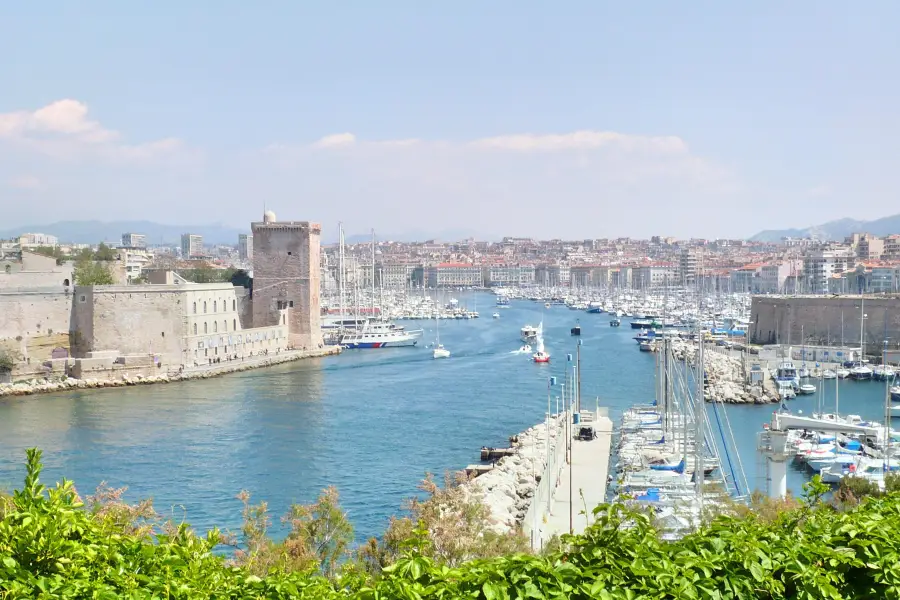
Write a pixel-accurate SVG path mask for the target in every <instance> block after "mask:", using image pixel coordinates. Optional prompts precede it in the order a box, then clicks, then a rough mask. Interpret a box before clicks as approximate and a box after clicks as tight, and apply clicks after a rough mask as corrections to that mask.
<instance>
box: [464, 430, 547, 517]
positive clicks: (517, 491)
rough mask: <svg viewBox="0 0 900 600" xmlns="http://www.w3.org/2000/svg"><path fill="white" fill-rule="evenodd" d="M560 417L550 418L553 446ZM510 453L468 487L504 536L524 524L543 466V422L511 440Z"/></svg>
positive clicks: (544, 448)
mask: <svg viewBox="0 0 900 600" xmlns="http://www.w3.org/2000/svg"><path fill="white" fill-rule="evenodd" d="M563 418H564V415H552V416H550V417H549V419H550V427H549V444H550V446H551V448H552V447H554V446H555V444H556V441H557V438H558V437H559V431H560V425H561V424H562V420H563ZM513 439H514V440H515V441H514V442H513V453H512V454H510V455H508V456H505V457H503V458H501V459H500V460H498V461H497V462H496V463H495V464H494V467H493V468H492V469H491V470H490V471H487V472H486V473H484V474H483V475H480V476H479V477H477V478H475V479H473V480H471V481H470V482H469V483H468V485H469V486H470V488H471V489H472V491H473V492H477V493H480V494H481V496H482V502H483V503H484V504H485V506H487V507H488V509H489V510H490V511H491V517H492V520H493V527H494V530H495V531H497V532H498V533H506V532H510V531H514V530H516V529H517V528H518V527H519V526H520V525H521V524H522V522H523V521H524V519H525V516H526V514H527V513H528V508H529V506H530V505H531V503H532V501H533V499H534V495H535V491H536V489H537V487H538V484H539V483H540V477H541V474H542V473H544V469H545V467H546V466H547V455H548V427H547V419H544V421H543V422H542V423H539V424H537V425H535V426H533V427H529V428H528V429H526V430H525V431H523V432H522V433H520V434H519V435H517V436H515V437H514V438H513Z"/></svg>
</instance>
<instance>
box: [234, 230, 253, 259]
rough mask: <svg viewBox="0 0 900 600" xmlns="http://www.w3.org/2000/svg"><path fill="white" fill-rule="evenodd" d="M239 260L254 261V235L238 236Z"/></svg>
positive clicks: (243, 234)
mask: <svg viewBox="0 0 900 600" xmlns="http://www.w3.org/2000/svg"><path fill="white" fill-rule="evenodd" d="M238 258H239V259H240V260H253V234H252V233H242V234H240V235H238Z"/></svg>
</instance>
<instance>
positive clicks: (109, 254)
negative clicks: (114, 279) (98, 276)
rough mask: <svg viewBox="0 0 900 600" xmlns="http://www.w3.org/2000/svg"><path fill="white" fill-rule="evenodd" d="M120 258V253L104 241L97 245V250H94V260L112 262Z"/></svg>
mask: <svg viewBox="0 0 900 600" xmlns="http://www.w3.org/2000/svg"><path fill="white" fill-rule="evenodd" d="M116 258H118V254H116V251H115V250H113V249H112V248H110V247H109V246H107V245H106V244H104V243H103V242H101V243H100V245H99V246H97V251H96V252H94V260H99V261H103V262H111V261H114V260H116Z"/></svg>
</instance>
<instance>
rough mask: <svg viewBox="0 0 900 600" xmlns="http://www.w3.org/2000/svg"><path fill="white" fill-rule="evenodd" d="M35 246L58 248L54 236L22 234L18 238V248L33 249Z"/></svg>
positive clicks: (57, 242) (56, 239) (57, 240)
mask: <svg viewBox="0 0 900 600" xmlns="http://www.w3.org/2000/svg"><path fill="white" fill-rule="evenodd" d="M37 246H59V239H58V238H57V237H56V236H55V235H48V234H46V233H23V234H22V235H20V236H19V247H21V248H34V247H37Z"/></svg>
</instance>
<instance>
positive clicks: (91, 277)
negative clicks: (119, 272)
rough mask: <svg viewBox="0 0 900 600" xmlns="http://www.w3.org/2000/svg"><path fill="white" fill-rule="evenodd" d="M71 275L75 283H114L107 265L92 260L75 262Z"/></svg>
mask: <svg viewBox="0 0 900 600" xmlns="http://www.w3.org/2000/svg"><path fill="white" fill-rule="evenodd" d="M73 277H74V278H75V285H112V284H113V283H115V279H113V275H112V271H111V270H110V268H109V266H108V265H107V264H106V263H102V262H94V261H93V260H79V261H78V262H76V263H75V271H74V273H73Z"/></svg>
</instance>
